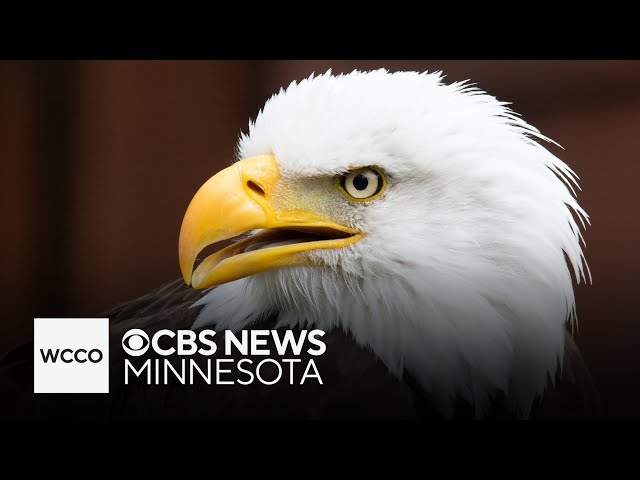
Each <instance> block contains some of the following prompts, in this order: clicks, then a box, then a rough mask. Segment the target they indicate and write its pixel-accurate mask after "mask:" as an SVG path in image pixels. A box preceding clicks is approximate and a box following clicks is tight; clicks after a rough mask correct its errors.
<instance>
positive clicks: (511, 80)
mask: <svg viewBox="0 0 640 480" xmlns="http://www.w3.org/2000/svg"><path fill="white" fill-rule="evenodd" d="M378 67H386V68H388V69H391V70H399V69H412V70H438V69H442V70H443V71H444V72H445V74H446V75H447V77H446V80H447V81H455V80H464V79H467V78H468V79H471V80H472V81H473V82H475V83H477V84H478V85H479V86H480V87H481V88H483V89H485V90H487V91H488V92H489V93H491V94H493V95H495V96H497V97H498V98H499V99H501V100H505V101H510V102H513V108H514V109H515V110H516V111H518V112H519V113H521V114H522V115H523V116H524V118H525V119H526V120H528V121H529V122H530V123H533V124H534V125H536V126H537V127H538V128H539V129H540V130H541V131H542V133H543V134H545V135H547V136H549V137H551V138H553V139H554V140H556V141H557V142H558V143H560V144H561V145H562V146H563V147H564V148H565V149H564V150H562V149H560V148H556V147H550V148H551V150H552V151H553V152H554V153H555V154H557V155H558V156H559V157H560V158H562V159H563V160H565V161H566V162H567V163H568V164H569V165H570V166H571V167H572V168H573V169H574V170H575V171H576V172H577V173H578V175H579V176H580V177H581V179H582V180H581V187H582V192H581V193H580V194H579V200H580V202H581V204H582V205H583V207H584V208H585V209H586V210H587V212H588V213H589V214H590V216H591V219H592V227H590V228H589V229H588V230H587V232H586V235H585V238H586V240H587V245H588V248H587V250H586V255H587V259H588V261H589V264H590V267H591V271H592V273H593V279H594V280H593V285H590V286H585V285H580V286H578V287H577V290H576V295H577V305H578V315H579V321H580V328H579V334H578V335H577V337H576V338H577V341H578V344H579V345H580V347H581V349H582V351H583V354H584V356H585V358H586V360H587V362H588V364H589V365H590V367H591V370H592V373H593V375H594V378H595V380H596V383H597V384H598V386H599V388H600V390H601V392H602V395H603V399H604V401H605V405H606V407H607V409H608V411H609V413H610V414H613V415H616V416H639V413H638V410H639V409H638V407H640V388H639V387H640V354H639V353H638V347H640V325H639V324H638V321H637V320H638V318H637V317H638V314H637V307H636V296H637V293H638V292H637V288H636V286H637V281H635V279H634V276H635V271H634V269H635V267H638V266H639V265H640V252H639V251H638V248H637V238H638V234H639V233H640V222H639V221H638V213H637V210H638V208H639V207H640V202H639V200H640V195H639V193H638V188H637V183H638V178H640V89H638V88H637V86H638V84H640V62H637V61H634V62H631V61H627V62H625V61H344V60H341V61H210V62H201V61H197V62H195V61H140V62H133V61H90V62H84V61H83V62H0V159H1V162H0V182H1V189H0V198H1V199H2V200H1V202H0V208H1V210H0V214H1V215H2V224H3V230H2V233H3V234H2V235H1V236H0V259H1V262H2V263H1V265H2V268H1V269H0V271H1V273H0V274H1V275H2V277H1V283H0V286H1V289H0V298H1V299H2V310H1V317H2V318H1V321H0V353H2V352H4V351H6V350H7V349H9V348H11V347H12V346H15V345H16V344H17V343H19V342H21V341H23V340H25V339H27V338H29V337H30V336H31V334H32V330H31V329H32V319H33V317H36V316H83V315H87V316H95V315H96V314H98V313H100V312H101V311H103V310H105V309H106V308H108V307H110V306H111V305H114V304H116V303H119V302H121V301H125V300H127V299H130V298H132V297H134V296H137V295H140V294H142V293H144V292H146V291H148V290H150V289H152V288H154V287H156V286H159V285H160V284H162V283H164V282H167V281H170V280H172V279H175V278H178V277H179V276H180V272H179V268H178V261H177V240H178V233H179V229H180V223H181V221H182V215H183V213H184V211H185V209H186V207H187V205H188V203H189V201H190V199H191V197H192V195H193V194H194V193H195V191H196V190H197V188H198V187H199V186H200V185H201V184H202V183H203V182H204V181H205V180H206V179H208V178H209V177H210V176H211V175H212V174H213V173H215V172H216V171H218V170H219V169H221V168H223V167H225V166H227V165H228V164H229V163H230V162H232V161H233V159H234V149H235V143H236V140H237V137H238V135H239V133H240V131H241V130H243V129H245V128H246V126H247V122H248V120H249V118H250V117H254V116H255V115H256V113H257V112H258V110H259V108H260V106H261V105H262V103H263V102H264V101H265V100H266V99H267V98H268V97H269V95H271V94H272V93H274V92H276V91H277V90H278V89H279V88H280V87H281V86H286V85H288V84H289V83H290V82H291V81H292V80H294V79H297V80H300V79H302V78H304V77H306V76H308V75H309V74H310V73H312V72H316V73H321V72H324V71H326V70H327V69H328V68H332V69H333V71H334V73H336V72H348V71H351V70H352V69H354V68H360V69H371V68H378Z"/></svg>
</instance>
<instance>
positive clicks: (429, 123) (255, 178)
mask: <svg viewBox="0 0 640 480" xmlns="http://www.w3.org/2000/svg"><path fill="white" fill-rule="evenodd" d="M541 140H542V141H548V139H547V138H545V137H543V136H542V135H541V134H540V133H539V131H538V130H537V129H535V128H534V127H532V126H530V125H528V124H527V123H526V122H525V121H524V120H522V119H521V118H520V117H518V116H516V114H514V113H513V112H512V111H511V110H510V109H509V108H507V107H506V104H505V103H503V102H500V101H497V100H496V99H495V98H494V97H492V96H490V95H488V94H486V93H485V92H483V91H481V90H479V89H477V88H474V87H472V86H470V85H469V84H467V83H465V82H460V83H453V84H449V85H447V84H445V83H443V81H442V75H441V74H440V73H439V72H436V73H416V72H396V73H390V72H388V71H386V70H377V71H372V72H360V71H354V72H352V73H350V74H348V75H339V76H334V75H332V74H331V72H330V71H329V72H327V73H326V74H323V75H320V76H315V77H314V76H311V77H309V78H307V79H305V80H303V81H301V82H300V83H296V82H294V83H292V84H291V85H290V86H289V87H288V88H287V89H286V90H280V92H279V93H277V94H275V95H274V96H273V97H271V98H270V99H269V100H268V101H267V102H266V104H265V105H264V107H263V109H262V110H261V111H260V112H259V114H258V116H257V118H256V119H255V121H253V122H251V123H250V125H249V131H248V133H247V134H246V135H244V134H243V135H242V136H241V138H240V141H239V145H238V157H239V159H240V160H239V161H238V162H236V163H235V164H233V165H231V166H230V167H228V168H227V169H225V170H223V171H221V172H219V173H218V174H216V175H215V176H214V177H212V178H211V179H210V180H208V181H207V182H206V183H205V184H204V185H203V186H202V187H201V188H200V190H199V191H198V192H197V193H196V195H195V197H194V198H193V200H192V202H191V204H190V205H189V207H188V209H187V212H186V214H185V217H184V221H183V224H182V229H181V232H180V242H179V255H180V266H181V269H182V273H183V276H184V279H185V281H186V282H187V283H191V284H192V285H193V286H194V287H195V288H208V287H213V286H216V288H212V289H208V290H207V291H205V293H204V295H203V296H202V298H201V299H200V300H199V301H198V302H197V305H202V306H203V308H202V310H201V311H200V313H199V316H198V319H197V320H196V323H195V324H194V327H201V326H204V325H213V326H215V327H218V328H223V329H232V330H239V329H242V328H244V327H246V326H248V325H250V324H251V323H254V322H256V321H258V320H260V319H262V318H264V317H265V316H267V315H277V318H278V325H279V326H286V327H293V326H300V327H304V328H307V327H311V326H313V327H314V328H320V329H325V330H330V329H333V328H342V329H344V330H345V331H347V332H349V333H350V334H351V335H352V336H353V338H354V340H355V341H356V342H358V343H359V344H360V345H362V346H364V347H366V348H369V349H371V350H372V351H373V352H374V353H375V354H376V355H377V356H378V357H379V358H380V360H381V361H382V362H384V364H385V365H386V366H387V367H388V369H389V370H390V372H391V373H392V374H394V375H397V376H398V377H402V375H403V374H404V372H408V373H410V374H411V375H412V376H413V377H414V378H415V379H416V380H417V381H418V382H419V383H420V385H421V386H422V388H423V389H424V390H425V391H426V392H428V393H429V394H430V395H431V397H432V398H433V399H434V401H435V403H436V405H437V406H438V407H439V408H440V409H441V410H442V412H443V413H445V414H450V413H451V412H452V408H453V405H454V402H455V399H456V398H458V397H462V398H463V399H465V400H466V401H468V402H469V403H470V404H471V405H473V406H474V407H475V411H476V414H477V415H478V416H482V414H483V412H484V411H485V409H486V408H487V405H488V404H489V402H490V400H491V398H492V397H493V395H495V394H496V393H497V392H503V393H504V394H505V395H506V396H507V398H508V399H510V404H511V406H512V408H513V411H514V412H516V413H517V414H519V415H522V416H526V415H528V412H529V411H530V408H531V405H532V403H533V401H534V399H535V397H536V396H537V395H540V394H541V393H542V392H543V390H544V388H545V385H546V381H547V375H548V374H549V375H550V376H551V378H553V377H554V374H555V370H556V369H557V368H558V365H559V364H560V365H561V364H562V358H563V347H564V335H565V324H566V323H567V322H573V321H574V320H575V301H574V294H573V288H572V277H571V271H570V269H572V270H573V272H574V275H575V277H576V278H577V281H578V282H579V281H580V279H583V280H586V279H585V272H586V273H588V267H587V265H586V262H585V260H584V256H583V252H582V248H581V245H580V240H581V238H582V237H581V233H580V228H579V226H578V224H577V223H576V221H580V222H581V224H582V226H583V227H584V221H588V216H587V215H586V213H585V212H584V210H583V209H582V208H581V207H580V206H579V204H578V203H577V201H576V198H575V191H574V190H573V186H572V184H573V185H575V186H577V183H576V179H577V177H576V176H575V174H574V173H573V172H572V171H571V169H570V168H569V167H568V166H567V165H566V164H565V163H563V162H562V161H561V160H559V159H558V158H556V157H555V156H554V155H553V154H552V153H550V152H549V151H548V150H547V149H546V148H544V147H543V146H542V144H541V143H539V141H541ZM228 239H234V243H232V244H231V245H229V246H227V247H225V248H222V249H221V250H219V251H217V252H215V253H213V254H211V255H209V256H207V257H206V258H205V259H204V260H203V261H202V262H201V263H200V264H199V265H198V266H197V268H196V269H195V270H194V269H193V267H194V263H195V262H196V257H197V256H198V255H199V254H200V253H201V252H202V251H203V250H204V249H205V248H206V247H207V246H209V245H211V244H213V243H215V242H219V241H222V240H228Z"/></svg>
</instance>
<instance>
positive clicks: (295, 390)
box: [0, 280, 601, 419]
mask: <svg viewBox="0 0 640 480" xmlns="http://www.w3.org/2000/svg"><path fill="white" fill-rule="evenodd" d="M200 295H201V292H200V291H197V290H194V289H192V288H190V287H187V286H186V285H184V283H183V282H182V281H181V280H177V281H175V282H172V283H170V284H168V285H166V286H164V287H162V288H160V289H158V290H156V291H154V292H151V293H149V294H147V295H144V296H142V297H140V298H137V299H135V300H133V301H130V302H127V303H124V304H122V305H120V306H118V307H116V308H114V309H113V310H111V311H109V312H105V313H104V314H103V315H100V316H105V317H109V318H110V323H111V340H110V342H111V343H110V345H111V349H110V355H111V359H110V361H111V368H110V374H111V381H110V393H109V394H108V395H107V394H102V395H100V394H68V395H67V394H39V395H35V394H34V393H33V344H32V343H29V344H26V345H23V346H22V347H19V348H17V349H15V350H13V351H12V352H9V353H8V354H7V355H6V356H5V357H4V358H3V359H2V360H1V361H0V417H3V418H24V417H28V418H200V419H203V418H211V419H240V418H242V419H247V418H249V419H251V418H260V419H263V418H305V419H307V418H308V419H319V418H381V419H382V418H386V419H437V418H441V416H440V414H439V413H438V411H437V410H436V409H435V408H434V407H433V405H432V404H431V402H430V401H429V396H428V395H427V394H426V393H425V392H424V391H423V390H422V389H421V388H420V387H419V386H417V384H416V383H415V382H414V381H413V380H412V379H411V378H410V377H409V376H406V377H405V378H404V379H403V380H399V379H397V378H395V377H393V376H392V375H391V374H390V373H389V372H388V370H387V368H386V367H385V366H384V364H383V363H382V362H381V361H380V360H378V359H377V357H376V356H375V355H374V354H373V353H371V352H370V351H369V350H367V349H366V348H363V347H361V346H359V345H358V344H357V343H356V342H355V341H354V340H353V338H352V337H351V336H350V335H349V334H348V333H346V332H344V331H341V330H333V331H330V332H327V333H326V335H325V336H324V337H323V338H322V339H323V341H324V342H325V343H326V345H327V351H326V353H324V354H323V355H321V356H319V357H311V356H310V355H308V354H303V355H301V356H300V357H299V358H301V360H302V363H301V365H303V367H300V366H299V365H300V364H298V367H297V369H298V372H297V373H296V375H295V381H294V385H289V382H288V381H280V382H278V383H276V384H274V385H263V384H261V383H259V382H258V381H254V382H253V383H252V384H250V385H247V386H242V385H237V384H236V385H216V384H215V383H213V384H211V385H207V384H206V383H203V382H200V383H196V382H194V384H193V385H182V384H179V383H178V382H173V383H169V385H147V384H146V381H144V380H143V379H142V378H136V377H134V378H133V380H134V381H130V384H129V385H125V384H124V359H125V354H124V351H123V349H122V348H120V346H119V345H120V342H121V339H122V336H123V334H124V333H125V332H126V331H127V330H129V329H131V328H142V329H144V330H146V331H147V332H148V333H150V334H153V333H155V332H156V331H157V330H159V329H162V328H167V329H171V330H176V329H189V328H190V327H191V325H192V324H193V321H194V320H195V317H196V316H197V313H198V311H199V309H198V308H190V307H191V305H192V304H193V303H194V302H195V301H196V299H197V298H199V296H200ZM274 323H275V319H274V318H268V319H265V320H264V321H262V322H260V323H259V324H256V325H253V326H252V328H259V329H271V328H273V326H274ZM222 337H223V335H216V336H215V337H214V338H215V340H216V343H218V345H219V347H218V351H219V352H221V351H222V348H221V347H220V345H221V343H222V340H223V338H222ZM269 346H270V347H271V348H272V351H274V350H275V349H274V348H273V345H272V344H271V341H270V343H269ZM142 358H143V359H144V357H142ZM191 358H193V359H195V360H197V361H198V362H201V361H203V360H204V357H202V356H200V355H196V356H194V357H191ZM213 358H221V357H220V356H219V354H216V355H215V356H214V357H213ZM226 358H229V357H226ZM249 358H251V357H249ZM263 358H264V357H259V358H255V359H254V362H255V363H257V362H258V361H260V360H261V359H263ZM271 358H277V356H275V355H272V357H271ZM310 358H313V359H314V361H315V363H316V365H317V368H318V371H319V372H320V374H321V376H322V380H323V385H320V384H319V383H318V382H317V380H315V379H313V378H311V379H307V381H306V382H305V384H304V385H299V380H300V377H301V374H302V370H303V369H304V366H306V364H307V360H308V359H310ZM175 361H178V360H177V358H176V357H173V358H172V362H175ZM255 363H254V364H255ZM203 369H204V367H203ZM264 372H266V374H265V376H267V377H269V378H273V377H275V373H271V376H269V372H268V370H267V369H265V370H264ZM274 372H275V370H274ZM228 375H229V377H227V378H228V379H234V378H237V377H236V376H234V375H233V374H228ZM283 376H284V378H285V379H287V380H288V378H287V377H288V369H284V372H283ZM599 416H601V411H600V402H599V400H598V396H597V393H596V391H595V388H594V386H593V383H592V381H591V376H590V374H589V371H588V369H587V367H586V365H585V363H584V361H583V359H582V357H581V355H580V352H579V350H578V348H577V346H576V344H575V343H574V341H573V340H572V338H571V336H570V335H569V334H567V335H566V342H565V358H564V367H563V369H562V373H561V374H558V376H557V378H556V379H555V382H554V384H553V385H552V382H551V379H550V378H549V382H548V387H547V390H546V391H545V394H544V396H543V398H542V400H541V401H540V400H537V401H536V402H535V404H534V408H533V411H532V414H531V418H550V419H556V418H557V419H559V418H595V417H599ZM454 418H474V414H473V410H472V409H471V408H470V407H469V406H468V405H466V404H465V403H464V402H462V401H459V402H458V404H457V406H456V409H455V415H454ZM487 418H511V415H510V414H509V413H508V410H507V409H506V408H505V407H504V403H503V401H501V399H500V398H499V397H496V399H495V401H494V403H493V405H492V407H491V410H490V411H489V412H488V416H487Z"/></svg>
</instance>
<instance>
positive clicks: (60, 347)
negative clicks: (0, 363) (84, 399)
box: [33, 318, 109, 393]
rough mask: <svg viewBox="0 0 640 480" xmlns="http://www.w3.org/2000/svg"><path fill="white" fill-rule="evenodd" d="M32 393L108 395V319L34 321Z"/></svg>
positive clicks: (35, 319) (40, 319) (47, 319)
mask: <svg viewBox="0 0 640 480" xmlns="http://www.w3.org/2000/svg"><path fill="white" fill-rule="evenodd" d="M33 369H34V370H33V391H34V393H109V319H108V318H34V320H33Z"/></svg>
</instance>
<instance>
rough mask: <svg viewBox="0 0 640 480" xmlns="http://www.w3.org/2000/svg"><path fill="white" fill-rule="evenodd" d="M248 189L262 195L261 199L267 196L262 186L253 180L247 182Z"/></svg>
mask: <svg viewBox="0 0 640 480" xmlns="http://www.w3.org/2000/svg"><path fill="white" fill-rule="evenodd" d="M247 188H248V189H249V190H251V191H252V192H253V193H255V194H257V195H260V196H261V197H264V196H265V193H264V189H263V188H262V187H261V186H260V185H258V184H257V183H255V182H253V181H251V180H249V181H248V182H247Z"/></svg>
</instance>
